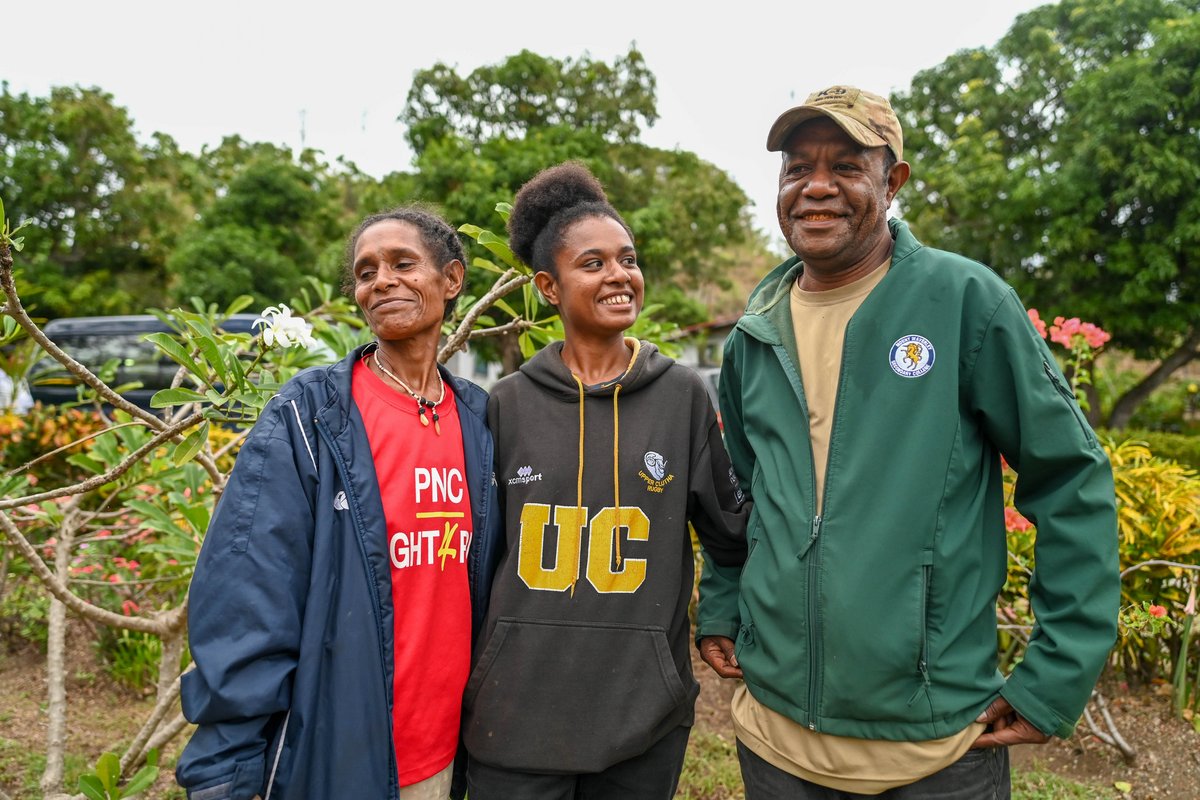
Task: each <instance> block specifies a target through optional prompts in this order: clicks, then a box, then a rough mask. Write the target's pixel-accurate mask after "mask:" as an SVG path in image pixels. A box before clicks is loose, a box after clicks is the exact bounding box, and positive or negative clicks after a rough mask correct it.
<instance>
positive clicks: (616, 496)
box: [613, 383, 622, 567]
mask: <svg viewBox="0 0 1200 800" xmlns="http://www.w3.org/2000/svg"><path fill="white" fill-rule="evenodd" d="M620 393H621V384H619V383H618V384H617V385H616V388H614V389H613V505H614V506H616V509H617V522H616V524H615V525H613V548H614V549H615V550H616V554H617V566H618V567H620V566H621V522H622V514H621V477H620V473H619V472H618V470H617V465H618V464H619V463H620V458H618V456H620V454H621V447H620V441H621V415H620V413H618V411H617V395H619V394H620Z"/></svg>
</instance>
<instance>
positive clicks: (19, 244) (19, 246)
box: [12, 236, 25, 253]
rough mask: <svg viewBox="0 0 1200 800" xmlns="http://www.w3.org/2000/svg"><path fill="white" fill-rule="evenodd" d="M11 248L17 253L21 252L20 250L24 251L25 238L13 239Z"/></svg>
mask: <svg viewBox="0 0 1200 800" xmlns="http://www.w3.org/2000/svg"><path fill="white" fill-rule="evenodd" d="M12 247H13V250H16V251H17V252H18V253H19V252H21V251H22V250H24V249H25V237H24V236H18V237H16V238H15V239H13V240H12Z"/></svg>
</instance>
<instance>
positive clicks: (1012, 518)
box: [1004, 506, 1033, 533]
mask: <svg viewBox="0 0 1200 800" xmlns="http://www.w3.org/2000/svg"><path fill="white" fill-rule="evenodd" d="M1004 527H1005V529H1006V530H1007V531H1008V532H1009V533H1024V532H1025V531H1027V530H1029V529H1030V528H1032V527H1033V523H1031V522H1030V521H1029V520H1027V519H1025V517H1023V516H1021V512H1019V511H1017V510H1016V509H1015V508H1013V507H1012V506H1005V507H1004Z"/></svg>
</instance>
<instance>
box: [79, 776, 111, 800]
mask: <svg viewBox="0 0 1200 800" xmlns="http://www.w3.org/2000/svg"><path fill="white" fill-rule="evenodd" d="M79 791H81V792H83V794H84V795H85V796H86V797H87V798H88V800H109V798H108V793H107V792H105V791H104V784H102V783H100V779H99V778H97V777H96V776H95V775H80V776H79Z"/></svg>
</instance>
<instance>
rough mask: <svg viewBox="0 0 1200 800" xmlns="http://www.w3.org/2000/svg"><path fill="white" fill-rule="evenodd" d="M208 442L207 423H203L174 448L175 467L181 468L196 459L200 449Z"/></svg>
mask: <svg viewBox="0 0 1200 800" xmlns="http://www.w3.org/2000/svg"><path fill="white" fill-rule="evenodd" d="M207 441H208V423H207V422H205V423H204V424H203V425H201V426H200V427H199V428H197V429H196V430H194V431H192V432H191V433H189V434H188V435H187V437H185V438H184V440H183V441H182V442H180V443H179V444H177V445H176V446H175V456H174V459H175V466H177V467H178V466H182V465H184V464H186V463H187V462H189V461H191V460H192V459H193V458H195V457H196V454H197V453H199V452H200V448H202V447H204V443H205V442H207Z"/></svg>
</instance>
